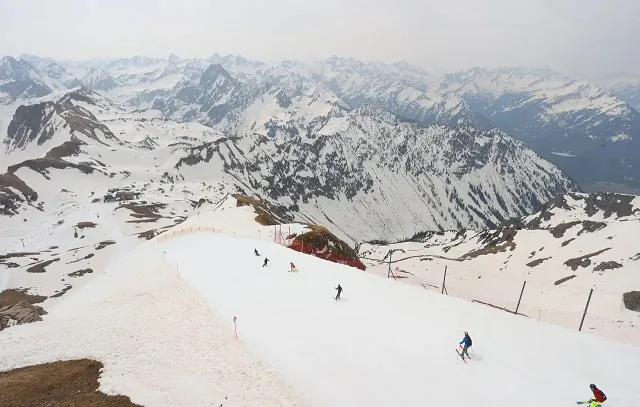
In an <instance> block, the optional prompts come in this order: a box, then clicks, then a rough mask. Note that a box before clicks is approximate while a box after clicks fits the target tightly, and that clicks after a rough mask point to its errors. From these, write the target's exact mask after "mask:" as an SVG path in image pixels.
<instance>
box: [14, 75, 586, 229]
mask: <svg viewBox="0 0 640 407" xmlns="http://www.w3.org/2000/svg"><path fill="white" fill-rule="evenodd" d="M216 69H218V71H217V72H218V73H219V75H217V76H215V77H212V78H210V79H211V80H212V81H214V82H219V83H220V84H221V85H222V87H220V88H216V87H213V86H209V87H206V89H209V90H216V89H223V90H227V91H228V92H229V93H226V94H225V95H231V96H230V97H229V100H240V101H243V100H246V99H242V97H241V96H243V95H244V94H242V93H238V96H237V97H238V99H234V97H236V96H234V93H233V92H236V91H238V90H242V87H241V86H240V87H239V88H235V87H234V85H235V84H236V82H235V81H233V80H232V79H229V78H228V77H226V76H224V74H223V71H222V70H221V69H220V68H216ZM206 78H207V77H206V76H205V79H206ZM297 84H298V83H297V82H296V85H297ZM227 85H229V87H228V88H225V86H227ZM274 86H275V85H274ZM309 86H310V87H308V88H306V87H303V88H298V87H297V86H294V87H291V83H290V82H288V81H283V83H280V84H277V88H274V89H277V92H276V91H275V90H272V91H271V93H270V94H269V95H270V97H271V98H272V99H271V100H272V101H273V102H274V106H278V109H281V110H280V111H281V115H282V116H278V115H276V116H274V117H283V122H282V123H281V125H282V126H283V127H281V128H279V129H278V130H277V131H276V134H280V133H278V132H280V129H282V133H281V134H282V136H278V137H274V135H273V134H272V131H273V130H272V129H270V128H265V127H257V128H256V131H254V132H249V131H246V133H241V134H242V135H239V136H235V137H229V136H226V135H225V133H222V132H217V131H214V130H211V129H209V128H207V127H205V126H202V125H200V124H196V123H182V124H180V123H176V122H173V121H169V120H167V119H166V117H164V116H162V115H161V114H159V113H158V112H155V113H154V111H152V110H151V111H138V110H134V109H132V108H128V107H126V106H124V105H119V104H117V103H114V102H112V101H110V100H108V99H106V98H104V97H102V96H100V95H99V94H97V93H95V92H92V91H90V90H87V89H79V90H77V91H74V92H71V93H69V94H67V95H64V96H63V97H61V98H60V99H58V100H56V101H53V102H48V103H44V104H39V105H34V106H26V107H23V108H21V109H19V112H18V113H17V114H16V116H15V117H14V119H13V121H12V122H11V125H10V126H9V128H10V129H11V130H12V131H11V132H10V133H9V135H8V136H7V139H6V140H5V145H6V149H7V154H8V155H7V157H9V158H10V159H11V157H14V156H15V157H20V159H21V161H18V160H13V159H12V160H13V161H12V163H13V164H12V165H11V166H10V167H9V168H8V172H7V176H8V177H13V178H11V179H13V180H14V181H13V182H14V183H15V182H17V181H15V178H16V177H17V179H19V180H22V181H24V184H25V185H26V186H27V187H28V188H30V189H29V190H27V189H26V188H25V187H23V188H22V192H21V194H22V195H23V198H21V199H22V200H23V201H32V202H33V204H34V205H51V204H53V202H47V199H55V198H54V197H51V198H47V199H44V200H43V199H40V198H42V197H43V196H44V195H42V193H43V188H44V185H46V184H47V183H46V182H45V183H44V184H42V180H41V179H39V178H37V177H36V178H33V177H34V175H33V171H35V173H36V174H40V176H44V177H45V178H46V179H52V180H53V179H55V178H56V177H59V176H60V175H61V174H68V173H69V172H70V171H71V172H75V171H77V170H79V174H76V175H74V178H75V177H78V176H83V177H87V178H88V179H91V183H92V185H94V186H95V187H94V188H95V189H98V190H104V189H106V188H108V187H112V186H117V185H118V178H116V179H114V178H113V177H114V176H116V175H118V174H121V175H118V176H119V177H124V178H126V179H128V180H129V181H134V180H135V181H137V182H141V183H145V182H158V181H160V180H162V182H166V183H169V184H174V183H175V184H178V185H179V184H181V183H190V184H189V186H188V187H187V189H186V191H187V192H189V188H193V187H194V185H202V184H205V185H206V184H209V183H210V182H211V180H217V181H220V182H222V183H224V184H226V185H229V186H233V188H236V189H239V190H241V191H244V192H245V194H255V195H258V196H260V197H261V198H263V199H265V200H267V201H270V202H273V203H275V204H278V205H280V206H284V207H285V208H287V209H288V211H289V212H290V214H291V215H293V216H295V217H297V218H298V219H300V220H303V221H308V222H313V223H318V224H328V223H330V224H332V225H333V226H331V225H329V226H331V227H332V229H333V228H334V226H335V228H336V229H337V230H339V231H341V232H340V233H341V236H342V237H345V238H348V239H350V240H352V241H362V240H365V239H372V238H380V237H383V238H388V239H397V238H401V237H406V236H407V234H409V235H411V234H414V233H416V232H419V231H422V230H425V229H450V228H456V227H465V226H468V225H471V226H481V225H485V224H489V225H491V224H497V223H499V222H500V221H502V220H503V219H506V218H509V217H512V216H520V215H523V214H525V213H529V212H531V211H533V210H535V209H537V208H538V207H539V206H540V205H541V203H542V202H545V201H547V200H548V199H549V198H551V197H552V196H555V195H557V194H561V193H564V192H566V191H567V190H571V189H574V188H575V185H574V184H573V182H572V181H571V180H569V179H568V178H567V177H566V176H565V175H564V174H563V173H562V172H561V171H560V170H559V169H558V168H556V167H554V166H553V165H551V164H550V163H548V162H546V161H545V160H543V159H541V158H540V157H538V156H537V155H535V154H534V153H533V152H532V151H531V150H529V149H527V148H526V147H525V146H524V145H523V144H522V143H520V142H517V141H515V140H514V139H512V138H510V137H508V136H506V135H505V134H503V133H501V132H498V131H490V132H484V131H479V130H474V129H473V128H470V127H466V126H463V127H459V128H444V127H435V126H434V127H426V128H424V127H419V126H416V125H414V124H410V123H407V122H404V121H401V120H399V119H397V117H395V116H394V115H392V114H390V113H388V112H386V111H384V110H382V109H380V108H372V107H363V108H361V109H356V110H353V111H347V110H346V109H344V108H343V107H341V103H343V102H341V101H340V100H339V99H336V104H335V105H331V104H326V101H325V100H326V99H324V98H315V96H314V95H317V94H318V92H322V88H320V87H316V85H314V84H313V83H309ZM293 89H297V90H299V91H300V92H301V93H300V94H289V95H291V96H288V94H287V93H286V92H288V91H291V90H293ZM196 90H197V89H196ZM305 92H309V93H305ZM220 94H222V93H220ZM208 95H209V94H204V95H203V96H208ZM278 95H281V96H280V97H279V96H278ZM282 95H285V96H287V97H290V98H291V99H290V101H287V102H286V103H284V102H283V103H282V106H280V105H278V104H277V103H278V100H280V101H282V100H284V99H285V97H284V96H282ZM305 98H306V99H305ZM256 100H259V101H260V102H261V103H264V101H265V100H267V99H266V97H265V96H264V95H261V96H260V98H258V99H256ZM301 100H302V101H304V102H303V103H300V105H299V106H297V107H296V103H298V102H300V101H301ZM255 103H256V101H255V100H253V101H250V103H247V104H245V105H244V106H248V108H246V107H245V110H243V109H242V108H241V107H242V105H240V106H241V107H240V108H239V110H237V111H236V112H235V113H236V114H238V117H250V116H248V115H247V114H246V112H247V111H248V110H249V111H250V109H251V106H254V105H255ZM314 103H317V105H314ZM283 106H284V107H283ZM304 106H306V107H307V108H311V107H313V106H316V107H315V108H313V109H315V110H313V111H314V113H315V115H316V116H315V118H314V120H313V121H311V122H306V121H304V119H306V118H308V117H310V116H309V115H307V114H300V112H303V111H304ZM316 108H317V109H316ZM240 113H242V115H244V116H241V114H240ZM297 114H300V115H298V116H297ZM238 123H239V124H244V125H246V123H247V122H237V123H236V124H234V125H236V126H238V127H236V128H238V129H240V130H241V131H242V132H244V131H245V130H243V129H242V128H241V127H239V124H238ZM231 124H232V122H229V121H227V125H228V126H231ZM273 125H274V126H275V125H277V124H273ZM284 125H287V126H289V127H284ZM311 129H312V130H313V131H311ZM226 131H228V130H226ZM189 134H190V136H189ZM226 134H229V133H228V132H227V133H226ZM17 152H20V154H19V155H16V153H17ZM30 152H32V153H30ZM381 152H382V154H381ZM30 154H31V155H30ZM54 170H55V171H54ZM81 174H82V175H81ZM7 188H9V186H8V185H7ZM70 188H72V189H73V186H70ZM67 189H68V188H67ZM6 191H9V192H11V194H13V195H12V199H11V202H13V204H12V205H11V208H10V210H9V213H18V212H19V211H20V209H19V208H20V205H21V204H20V200H19V199H17V198H16V197H15V196H14V195H15V194H16V192H17V191H16V190H14V189H7V190H6ZM18 191H20V190H18ZM32 191H33V192H35V194H34V193H33V192H32ZM9 192H6V193H7V194H8V193H9ZM53 195H54V196H55V194H53ZM34 196H37V198H36V199H35V200H34Z"/></svg>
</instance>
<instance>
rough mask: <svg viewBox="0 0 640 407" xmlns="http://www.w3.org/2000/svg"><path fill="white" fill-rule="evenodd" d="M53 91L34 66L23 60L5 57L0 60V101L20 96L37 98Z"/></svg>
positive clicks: (7, 100) (13, 99)
mask: <svg viewBox="0 0 640 407" xmlns="http://www.w3.org/2000/svg"><path fill="white" fill-rule="evenodd" d="M49 93H51V89H50V88H49V87H47V86H46V85H45V83H44V81H43V80H42V78H41V77H40V75H39V73H38V72H37V71H36V69H35V68H33V66H31V65H29V64H28V63H27V62H25V61H23V60H16V59H15V58H13V57H4V58H2V59H1V60H0V103H5V104H6V103H10V102H13V101H15V100H16V99H19V98H35V97H41V96H46V95H48V94H49Z"/></svg>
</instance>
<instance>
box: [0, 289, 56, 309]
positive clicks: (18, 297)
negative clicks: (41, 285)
mask: <svg viewBox="0 0 640 407" xmlns="http://www.w3.org/2000/svg"><path fill="white" fill-rule="evenodd" d="M46 299H47V297H45V296H44V295H30V294H27V290H26V289H10V290H4V291H3V292H0V307H6V306H8V305H13V304H17V303H19V302H20V301H26V302H28V303H29V304H39V303H41V302H42V301H44V300H46Z"/></svg>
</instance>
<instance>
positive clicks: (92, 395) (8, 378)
mask: <svg viewBox="0 0 640 407" xmlns="http://www.w3.org/2000/svg"><path fill="white" fill-rule="evenodd" d="M102 368H103V365H102V363H100V362H97V361H94V360H89V359H81V360H68V361H61V362H53V363H45V364H41V365H35V366H28V367H23V368H19V369H13V370H9V371H7V372H0V406H2V407H58V406H59V407H141V406H139V405H137V404H134V403H132V402H131V400H130V399H129V397H126V396H109V395H106V394H104V393H102V392H100V391H98V387H99V383H98V379H99V377H100V369H102Z"/></svg>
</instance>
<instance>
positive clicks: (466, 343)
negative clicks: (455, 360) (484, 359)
mask: <svg viewBox="0 0 640 407" xmlns="http://www.w3.org/2000/svg"><path fill="white" fill-rule="evenodd" d="M472 343H473V342H472V341H471V337H470V336H469V332H467V331H464V338H462V340H461V341H460V345H462V352H461V353H460V356H462V359H463V360H464V355H467V357H469V348H470V347H471V344H472Z"/></svg>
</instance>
